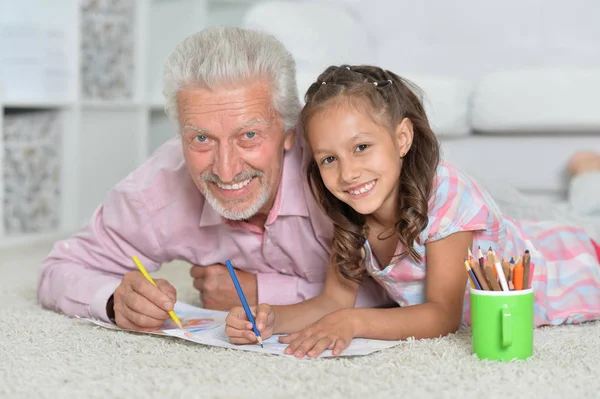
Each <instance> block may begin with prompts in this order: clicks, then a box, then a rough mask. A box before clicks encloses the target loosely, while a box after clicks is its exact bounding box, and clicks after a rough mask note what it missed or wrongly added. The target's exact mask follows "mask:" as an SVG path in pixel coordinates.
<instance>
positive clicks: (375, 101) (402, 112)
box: [301, 65, 440, 282]
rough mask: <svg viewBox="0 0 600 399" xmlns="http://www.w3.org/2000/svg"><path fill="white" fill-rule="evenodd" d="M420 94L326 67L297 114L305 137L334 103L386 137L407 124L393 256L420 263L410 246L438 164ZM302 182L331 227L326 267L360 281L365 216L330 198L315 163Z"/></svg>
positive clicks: (401, 82) (390, 79)
mask: <svg viewBox="0 0 600 399" xmlns="http://www.w3.org/2000/svg"><path fill="white" fill-rule="evenodd" d="M419 93H420V90H419V89H418V88H417V87H416V86H415V85H414V84H412V83H410V82H409V81H407V80H405V79H403V78H401V77H399V76H398V75H396V74H394V73H392V72H390V71H387V70H383V69H381V68H378V67H374V66H349V65H341V66H331V67H329V68H327V69H326V70H325V71H324V72H323V73H322V74H321V75H320V76H319V77H318V79H317V81H316V82H315V83H313V84H312V85H311V86H310V87H309V89H308V91H307V92H306V95H305V103H306V105H305V106H304V108H303V110H302V114H301V123H302V125H303V128H304V132H305V134H306V133H307V128H308V122H309V120H310V118H311V117H312V116H314V115H315V114H316V113H318V112H319V111H322V110H323V109H325V108H326V107H328V106H331V105H336V104H337V103H338V102H339V101H344V103H345V104H351V105H352V106H354V107H357V109H359V110H361V111H363V112H365V113H366V115H369V116H371V117H372V118H373V121H374V122H375V123H378V124H380V125H382V126H385V127H386V128H388V129H389V131H390V134H392V132H394V131H395V129H396V127H397V126H398V124H399V123H400V122H401V121H402V120H403V119H404V118H408V119H410V120H411V121H412V124H413V129H414V137H413V141H412V145H411V147H410V150H409V151H408V152H407V153H406V155H405V156H404V158H403V162H402V169H401V172H400V179H399V195H398V213H397V220H396V223H395V234H397V236H398V239H399V241H400V243H401V244H402V247H403V248H404V250H403V251H402V252H401V253H399V254H396V256H397V257H399V258H398V259H399V260H401V259H404V258H405V257H407V256H410V257H412V258H413V259H414V260H415V261H420V260H421V256H420V255H419V253H418V252H417V251H416V250H415V248H414V243H415V240H416V239H417V238H418V236H419V234H420V233H421V232H422V231H423V230H424V229H425V227H427V224H428V222H429V218H428V202H429V197H430V195H431V190H432V186H433V182H434V179H435V176H436V169H437V166H438V163H439V160H440V147H439V142H438V140H437V138H436V136H435V134H434V133H433V131H432V130H431V128H430V126H429V121H428V119H427V115H426V113H425V109H424V107H423V103H422V102H421V100H420V98H419V95H420V94H419ZM307 177H308V181H309V185H310V189H311V192H312V195H313V196H314V197H315V199H316V201H317V202H318V204H319V205H320V207H321V208H322V209H323V211H324V212H325V213H326V214H327V215H328V216H329V218H330V219H331V220H332V221H333V223H334V235H333V247H332V251H331V264H332V265H333V266H334V267H336V268H337V270H338V271H339V273H340V274H341V275H342V276H343V277H345V278H347V279H349V280H351V281H355V282H360V281H362V279H363V278H364V276H365V275H366V270H365V268H364V265H363V259H362V258H363V253H362V248H363V246H364V244H365V241H366V237H367V234H368V231H367V226H366V218H365V216H364V215H361V214H360V213H358V212H356V211H355V210H354V209H352V207H350V206H349V205H348V204H346V203H345V202H343V201H340V200H339V199H337V198H336V197H335V196H334V195H333V194H331V192H329V190H328V189H327V188H326V187H325V184H324V182H323V179H322V178H321V174H320V172H319V167H318V165H317V163H316V162H315V160H314V159H312V160H311V162H310V163H309V165H308V169H307Z"/></svg>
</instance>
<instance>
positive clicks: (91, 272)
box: [38, 28, 389, 330]
mask: <svg viewBox="0 0 600 399" xmlns="http://www.w3.org/2000/svg"><path fill="white" fill-rule="evenodd" d="M163 93H164V95H165V100H166V106H165V109H166V112H167V114H168V115H169V116H171V117H172V118H173V119H175V120H176V121H177V122H178V124H179V128H180V129H179V130H180V135H179V137H178V138H176V139H173V140H171V141H170V142H168V143H166V144H164V145H163V146H162V147H161V148H159V149H158V150H157V151H156V152H155V153H154V154H153V156H152V157H151V158H150V159H148V160H147V161H146V162H145V163H144V164H143V165H142V166H141V167H139V168H138V169H137V170H135V171H133V173H131V174H130V175H129V176H127V177H126V178H125V179H124V180H123V181H122V182H120V183H119V184H117V185H116V186H115V187H114V188H113V189H112V190H110V192H109V193H108V195H107V198H106V200H105V201H104V203H103V204H102V205H101V206H100V207H99V208H98V209H97V210H96V212H95V213H94V215H93V216H92V219H91V221H90V222H89V224H88V225H87V226H86V227H85V228H83V229H82V230H81V231H80V232H79V233H78V234H76V235H74V236H73V237H71V238H69V239H67V240H64V241H60V242H57V243H56V244H55V245H54V247H53V249H52V251H51V252H50V254H49V255H48V257H47V258H46V259H45V260H44V261H43V264H42V274H41V278H40V282H39V289H38V298H39V301H40V303H41V304H42V306H44V307H46V308H50V309H53V310H56V311H59V312H63V313H66V314H68V315H78V316H84V317H96V318H100V319H104V320H113V321H115V322H116V323H117V324H118V325H119V326H121V327H124V328H131V329H136V330H152V329H156V328H157V327H159V326H160V325H161V324H162V323H163V321H164V320H166V319H167V318H168V313H167V311H168V310H171V309H172V308H173V305H174V302H175V301H176V292H175V289H174V288H173V287H172V286H171V285H170V284H169V283H168V282H167V281H164V280H160V279H159V280H157V281H156V283H157V285H158V288H157V287H154V286H153V285H151V284H150V283H149V282H148V281H147V280H146V279H145V278H144V277H143V276H142V275H141V274H140V273H139V272H138V271H136V270H137V269H136V267H135V265H134V263H133V262H132V259H131V257H132V256H133V255H137V256H138V257H139V258H140V260H141V261H142V263H143V264H144V265H145V266H146V267H147V269H148V270H149V271H155V270H157V269H158V268H159V267H160V266H161V264H162V263H165V262H169V261H171V260H174V259H180V260H185V261H188V262H190V263H191V264H195V265H199V266H194V267H193V268H192V272H191V273H192V276H193V277H195V280H194V286H195V287H196V288H198V289H199V290H200V291H201V296H202V299H203V303H204V306H205V307H207V308H213V309H222V310H227V309H229V308H231V307H233V306H234V305H236V304H238V303H239V300H238V298H237V295H236V293H235V290H234V287H233V284H232V282H231V279H230V277H229V275H228V274H227V270H226V268H225V267H224V266H223V263H224V262H225V260H227V259H230V260H231V261H232V263H233V265H234V266H235V267H236V268H238V276H239V279H240V283H241V285H242V287H243V289H244V291H245V293H246V296H247V297H248V300H249V302H250V303H252V304H256V303H258V302H268V303H272V304H289V303H295V302H299V301H301V300H303V299H307V298H309V297H312V296H315V295H317V294H318V293H319V292H320V291H321V290H322V287H323V282H324V278H325V271H326V265H327V263H328V259H329V249H330V240H331V234H332V226H331V224H330V222H329V221H328V219H326V217H325V216H324V214H322V213H321V211H320V210H319V208H318V206H317V204H316V203H315V202H314V200H313V198H312V196H311V194H310V191H309V189H308V186H307V183H306V182H305V179H304V170H303V165H304V162H305V161H306V159H307V152H306V151H305V150H304V148H303V143H302V142H301V137H300V136H299V135H297V134H296V123H297V118H298V116H299V111H300V109H301V106H300V104H299V100H298V93H297V88H296V81H295V63H294V60H293V58H292V57H291V55H290V54H289V53H288V52H287V51H286V49H285V48H284V47H283V45H282V44H281V43H280V42H278V41H277V40H276V39H274V38H273V37H271V36H269V35H266V34H262V33H258V32H253V31H247V30H242V29H237V28H212V29H207V30H204V31H202V32H200V33H199V34H196V35H193V36H191V37H189V38H187V39H186V40H184V41H183V42H182V43H181V44H179V45H178V46H177V48H176V49H175V51H174V52H173V53H172V54H171V56H170V57H169V59H168V60H167V63H166V66H165V74H164V90H163ZM363 285H364V287H363V288H364V289H363V291H362V292H361V295H359V299H358V300H357V306H377V305H382V304H386V303H388V302H389V300H388V299H387V298H385V296H384V294H383V290H380V289H377V287H376V286H375V283H374V282H373V281H372V280H370V279H369V280H367V281H365V283H364V284H363Z"/></svg>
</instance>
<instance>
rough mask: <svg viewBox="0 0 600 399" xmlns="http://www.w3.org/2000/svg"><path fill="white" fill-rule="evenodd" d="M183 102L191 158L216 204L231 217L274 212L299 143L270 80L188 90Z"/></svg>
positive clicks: (198, 181)
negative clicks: (287, 153) (275, 102)
mask: <svg viewBox="0 0 600 399" xmlns="http://www.w3.org/2000/svg"><path fill="white" fill-rule="evenodd" d="M177 102H178V113H179V124H180V127H181V134H182V144H183V154H184V157H185V161H186V164H187V167H188V170H189V172H190V175H191V176H192V178H193V180H194V182H195V184H196V186H197V187H198V189H199V190H200V192H201V193H202V194H203V195H204V196H205V197H206V199H207V201H208V202H209V203H210V205H211V206H212V207H213V208H214V209H215V210H216V211H217V212H219V213H220V214H221V215H222V216H223V217H225V218H227V219H230V220H243V219H250V218H251V217H252V216H254V215H256V214H259V213H260V214H268V212H269V210H270V209H271V206H272V205H273V201H274V199H275V195H276V193H277V189H278V187H279V182H280V179H281V172H282V168H283V155H284V150H289V149H291V148H292V146H293V142H294V141H293V140H294V138H293V134H291V133H290V134H287V135H285V134H284V131H283V124H282V122H281V117H280V116H279V114H278V113H277V112H276V111H275V110H274V109H273V107H272V101H271V92H270V87H269V85H268V83H266V82H265V81H257V82H252V83H246V84H240V85H238V86H235V87H223V88H219V89H216V90H212V91H211V90H208V89H204V88H187V89H184V90H181V91H180V92H179V93H178V95H177Z"/></svg>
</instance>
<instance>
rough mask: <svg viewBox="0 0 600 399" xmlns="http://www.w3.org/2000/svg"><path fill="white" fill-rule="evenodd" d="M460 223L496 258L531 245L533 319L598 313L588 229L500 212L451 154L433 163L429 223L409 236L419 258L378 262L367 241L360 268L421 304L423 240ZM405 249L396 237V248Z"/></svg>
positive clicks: (548, 321)
mask: <svg viewBox="0 0 600 399" xmlns="http://www.w3.org/2000/svg"><path fill="white" fill-rule="evenodd" d="M461 231H471V232H473V247H472V248H474V249H475V251H473V252H474V253H476V250H477V248H478V247H480V248H481V249H482V251H483V252H484V254H485V252H486V251H487V249H488V248H489V247H492V249H493V250H494V251H495V252H496V255H497V256H498V257H500V258H502V257H507V258H510V257H511V256H514V257H515V259H517V258H518V257H519V256H521V255H522V254H523V253H524V252H525V250H529V251H530V253H531V262H532V263H534V264H535V268H534V270H533V278H532V288H533V290H534V293H535V304H534V324H535V326H537V327H539V326H543V325H560V324H572V323H580V322H584V321H589V320H596V319H598V318H600V264H599V260H598V256H597V254H596V248H595V247H594V244H593V242H592V240H591V239H590V236H589V235H588V234H586V232H585V231H584V230H583V229H582V228H580V227H578V226H574V225H567V224H564V223H557V222H553V221H541V220H512V219H510V218H508V217H506V216H504V215H503V214H502V212H501V211H500V209H499V207H498V206H497V204H496V203H495V202H494V200H493V199H492V197H491V196H490V194H489V193H488V192H487V191H485V190H484V189H483V187H481V186H480V185H478V184H477V182H475V181H474V180H473V179H472V178H470V177H469V176H467V175H466V174H465V173H463V172H462V171H461V170H459V169H458V168H456V167H455V166H453V165H451V164H450V163H448V162H441V163H440V164H439V166H438V168H437V176H436V179H435V180H434V190H433V194H432V196H431V199H430V201H429V223H428V224H427V227H426V228H425V229H424V230H423V232H421V234H420V235H419V236H418V238H417V239H416V241H415V244H414V247H415V249H416V250H417V252H418V253H419V254H420V255H421V256H422V261H421V262H418V263H417V262H415V261H414V260H413V259H411V258H410V257H407V258H405V259H403V260H402V261H399V262H395V263H392V264H390V265H386V266H384V267H381V266H380V265H379V264H378V262H377V260H376V258H375V256H374V255H373V253H372V251H371V248H370V246H369V243H368V242H367V243H366V244H365V254H366V255H365V268H366V270H367V272H368V273H369V275H371V276H372V277H373V278H374V279H375V280H376V281H377V282H379V283H380V284H381V285H382V286H383V287H384V288H385V289H386V291H387V292H388V294H389V295H390V297H391V298H393V299H394V300H395V301H396V302H397V303H398V304H399V305H400V306H410V305H416V304H421V303H423V302H425V273H426V269H427V266H426V265H427V256H426V251H425V245H426V244H427V243H430V242H433V241H436V240H441V239H443V238H445V237H448V236H449V235H451V234H453V233H456V232H461ZM402 250H403V248H402V247H401V244H399V247H398V248H397V249H396V253H400V252H402ZM465 257H466V254H465ZM393 262H394V261H393ZM469 287H470V284H469V283H467V286H466V287H465V301H464V309H463V323H464V324H467V325H470V321H471V320H470V311H469V309H470V303H469Z"/></svg>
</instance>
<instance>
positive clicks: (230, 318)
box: [225, 304, 275, 345]
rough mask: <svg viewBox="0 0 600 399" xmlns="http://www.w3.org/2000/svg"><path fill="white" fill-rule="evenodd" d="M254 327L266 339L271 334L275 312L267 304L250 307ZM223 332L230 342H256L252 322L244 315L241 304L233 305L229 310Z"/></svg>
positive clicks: (240, 343)
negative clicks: (254, 323)
mask: <svg viewBox="0 0 600 399" xmlns="http://www.w3.org/2000/svg"><path fill="white" fill-rule="evenodd" d="M250 311H251V312H252V315H253V316H254V321H255V322H256V328H257V329H258V331H259V332H260V336H261V337H262V339H267V338H269V337H270V336H271V335H273V329H274V328H275V312H273V309H272V308H271V306H269V305H267V304H261V305H258V310H257V308H256V306H252V307H251V308H250ZM225 324H226V326H225V334H227V336H228V337H229V340H230V341H231V343H232V344H236V345H244V344H254V343H256V342H257V340H256V334H254V331H253V330H252V323H250V321H249V320H248V318H247V317H246V312H245V311H244V308H243V307H241V306H238V307H235V308H233V309H231V310H230V311H229V314H228V315H227V318H226V319H225Z"/></svg>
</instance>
